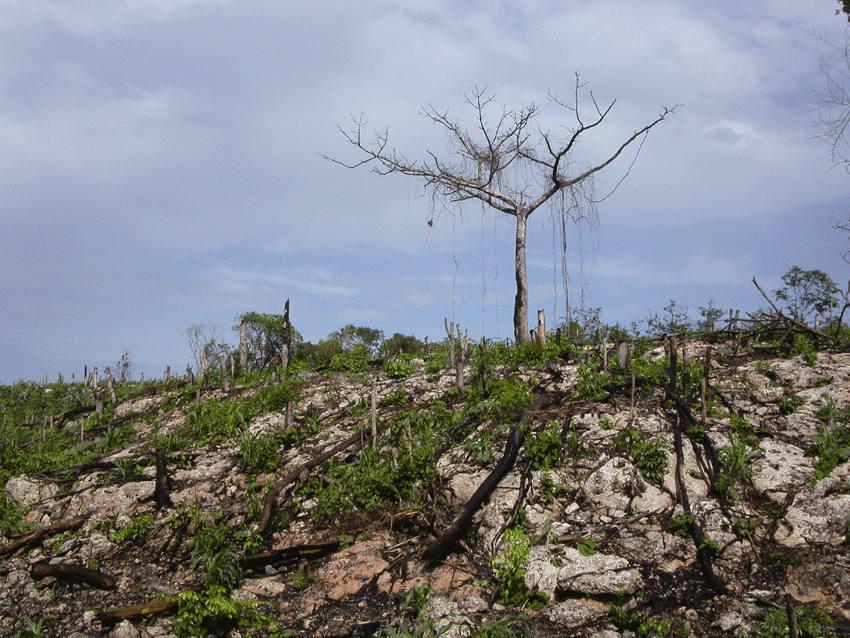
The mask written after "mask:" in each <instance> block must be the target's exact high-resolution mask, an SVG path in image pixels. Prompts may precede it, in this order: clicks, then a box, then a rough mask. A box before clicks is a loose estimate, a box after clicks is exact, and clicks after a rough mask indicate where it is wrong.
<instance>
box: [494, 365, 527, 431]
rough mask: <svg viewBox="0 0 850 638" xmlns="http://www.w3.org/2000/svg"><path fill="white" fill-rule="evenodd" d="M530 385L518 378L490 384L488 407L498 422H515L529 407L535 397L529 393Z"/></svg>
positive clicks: (500, 380) (495, 381)
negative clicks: (491, 408) (491, 409)
mask: <svg viewBox="0 0 850 638" xmlns="http://www.w3.org/2000/svg"><path fill="white" fill-rule="evenodd" d="M530 385H531V384H530V383H528V382H526V381H523V380H522V379H521V378H520V377H519V376H514V377H510V378H508V379H493V380H492V381H491V382H490V387H489V389H490V405H491V406H492V407H493V408H494V411H495V414H496V416H497V417H498V418H499V419H500V420H502V421H503V422H512V421H515V420H516V419H518V418H519V417H520V416H522V414H523V412H525V411H526V410H527V409H528V408H530V407H531V404H532V403H534V399H535V398H536V397H535V396H534V395H533V394H532V393H531V392H530V390H529V386H530Z"/></svg>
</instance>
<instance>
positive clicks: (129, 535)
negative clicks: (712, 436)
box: [110, 514, 154, 546]
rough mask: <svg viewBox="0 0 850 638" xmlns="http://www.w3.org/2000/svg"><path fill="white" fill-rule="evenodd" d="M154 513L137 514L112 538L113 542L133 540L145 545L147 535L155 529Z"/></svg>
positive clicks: (119, 542)
mask: <svg viewBox="0 0 850 638" xmlns="http://www.w3.org/2000/svg"><path fill="white" fill-rule="evenodd" d="M153 520H154V516H153V514H145V515H143V516H137V517H136V518H134V519H133V520H132V521H131V522H129V523H128V524H127V525H125V526H124V528H123V529H121V530H120V531H118V532H115V534H113V535H112V538H111V539H110V540H111V541H112V542H113V543H117V544H119V545H120V544H121V543H126V542H127V541H132V542H133V543H135V544H136V545H140V546H141V545H143V544H144V542H145V540H146V539H147V537H148V536H149V535H150V533H151V532H152V531H153Z"/></svg>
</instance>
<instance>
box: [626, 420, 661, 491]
mask: <svg viewBox="0 0 850 638" xmlns="http://www.w3.org/2000/svg"><path fill="white" fill-rule="evenodd" d="M614 449H616V450H619V451H621V452H625V453H626V455H628V456H629V457H630V458H631V459H632V462H633V463H634V465H635V467H636V468H637V470H638V471H639V472H640V473H641V475H642V476H643V477H644V478H645V479H647V480H648V481H652V482H653V483H661V482H662V481H663V480H664V474H665V473H666V472H667V449H668V445H667V442H666V441H665V440H664V439H663V438H661V437H655V438H653V439H647V438H646V435H645V434H644V433H643V432H641V431H639V430H631V429H626V430H623V431H622V432H620V434H618V435H617V438H616V439H614Z"/></svg>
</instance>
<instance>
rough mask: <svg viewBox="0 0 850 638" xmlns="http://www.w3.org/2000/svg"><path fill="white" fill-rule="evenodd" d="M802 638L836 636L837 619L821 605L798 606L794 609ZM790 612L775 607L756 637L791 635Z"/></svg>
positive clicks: (780, 637) (773, 637) (778, 637)
mask: <svg viewBox="0 0 850 638" xmlns="http://www.w3.org/2000/svg"><path fill="white" fill-rule="evenodd" d="M794 614H795V616H796V619H797V632H798V635H799V636H800V638H827V637H829V636H836V635H837V634H836V633H835V630H834V629H833V627H835V621H834V620H833V619H832V617H831V616H830V615H829V614H828V613H826V612H825V611H824V610H823V609H821V608H820V607H798V608H797V609H795V610H794ZM788 632H789V630H788V612H786V611H785V610H784V609H774V610H773V611H771V612H770V613H769V614H768V615H767V617H766V618H765V619H764V622H763V623H762V624H761V625H760V626H759V628H758V630H757V631H756V633H755V638H785V637H786V636H788V635H789V633H788Z"/></svg>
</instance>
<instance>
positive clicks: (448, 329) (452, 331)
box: [443, 319, 455, 368]
mask: <svg viewBox="0 0 850 638" xmlns="http://www.w3.org/2000/svg"><path fill="white" fill-rule="evenodd" d="M443 324H444V325H445V327H446V333H447V334H448V335H449V367H451V368H454V367H455V322H454V321H452V322H451V323H449V320H448V319H443Z"/></svg>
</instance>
